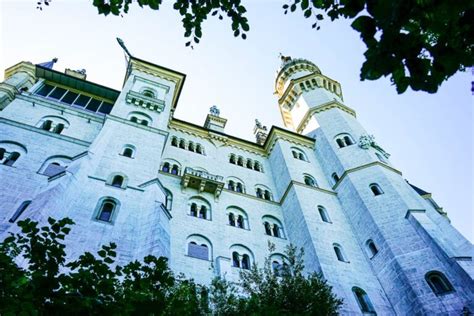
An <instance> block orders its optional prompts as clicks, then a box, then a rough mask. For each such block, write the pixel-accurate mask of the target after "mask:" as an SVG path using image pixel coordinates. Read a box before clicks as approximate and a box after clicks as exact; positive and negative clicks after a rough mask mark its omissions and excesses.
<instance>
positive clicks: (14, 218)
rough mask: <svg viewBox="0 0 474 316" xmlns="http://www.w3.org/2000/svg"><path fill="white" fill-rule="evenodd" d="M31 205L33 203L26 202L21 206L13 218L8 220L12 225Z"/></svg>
mask: <svg viewBox="0 0 474 316" xmlns="http://www.w3.org/2000/svg"><path fill="white" fill-rule="evenodd" d="M30 204H31V201H24V202H23V203H21V204H20V206H19V207H18V209H17V210H16V211H15V213H13V216H12V217H11V218H10V219H9V220H8V221H9V222H10V223H14V222H15V221H16V220H17V219H18V217H20V216H21V214H23V212H24V211H25V210H26V209H27V208H28V206H29V205H30Z"/></svg>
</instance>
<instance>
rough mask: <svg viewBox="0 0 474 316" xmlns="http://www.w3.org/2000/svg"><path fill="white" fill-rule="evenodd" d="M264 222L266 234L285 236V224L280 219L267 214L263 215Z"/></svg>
mask: <svg viewBox="0 0 474 316" xmlns="http://www.w3.org/2000/svg"><path fill="white" fill-rule="evenodd" d="M262 222H263V227H264V228H265V234H266V235H268V236H273V237H278V238H284V232H283V226H282V224H281V222H280V220H278V219H277V218H275V217H273V216H271V215H265V216H263V217H262Z"/></svg>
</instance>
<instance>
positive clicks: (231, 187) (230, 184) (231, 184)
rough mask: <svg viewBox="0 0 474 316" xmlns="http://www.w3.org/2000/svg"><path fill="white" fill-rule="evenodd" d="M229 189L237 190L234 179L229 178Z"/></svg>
mask: <svg viewBox="0 0 474 316" xmlns="http://www.w3.org/2000/svg"><path fill="white" fill-rule="evenodd" d="M227 189H229V190H231V191H235V183H234V181H232V180H229V183H227Z"/></svg>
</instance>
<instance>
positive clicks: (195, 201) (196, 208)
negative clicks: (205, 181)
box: [188, 197, 211, 220]
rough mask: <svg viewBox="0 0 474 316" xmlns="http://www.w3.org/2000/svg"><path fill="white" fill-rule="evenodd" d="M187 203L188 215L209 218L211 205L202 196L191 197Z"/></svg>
mask: <svg viewBox="0 0 474 316" xmlns="http://www.w3.org/2000/svg"><path fill="white" fill-rule="evenodd" d="M188 205H189V215H190V216H192V217H196V218H201V219H206V220H211V205H210V204H209V203H208V202H207V201H206V200H204V199H203V198H201V197H193V198H191V199H190V204H188Z"/></svg>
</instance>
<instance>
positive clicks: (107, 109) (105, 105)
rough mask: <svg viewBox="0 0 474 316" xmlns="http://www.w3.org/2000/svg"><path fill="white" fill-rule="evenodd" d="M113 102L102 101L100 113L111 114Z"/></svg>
mask: <svg viewBox="0 0 474 316" xmlns="http://www.w3.org/2000/svg"><path fill="white" fill-rule="evenodd" d="M113 106H114V105H113V103H109V102H105V101H104V102H102V106H101V107H100V109H99V112H100V113H104V114H109V113H110V112H111V111H112V107H113Z"/></svg>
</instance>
